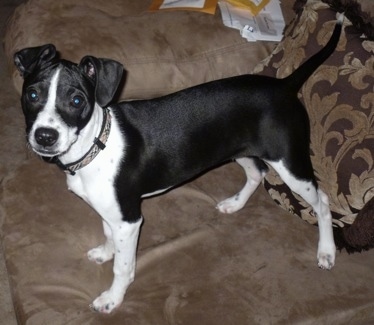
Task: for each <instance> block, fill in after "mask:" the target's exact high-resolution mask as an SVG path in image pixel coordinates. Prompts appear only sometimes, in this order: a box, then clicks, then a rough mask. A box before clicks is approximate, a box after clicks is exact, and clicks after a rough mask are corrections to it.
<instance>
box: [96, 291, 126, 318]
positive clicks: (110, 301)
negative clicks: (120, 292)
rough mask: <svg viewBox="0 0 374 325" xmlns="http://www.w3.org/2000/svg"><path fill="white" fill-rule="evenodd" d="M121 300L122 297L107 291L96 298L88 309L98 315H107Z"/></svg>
mask: <svg viewBox="0 0 374 325" xmlns="http://www.w3.org/2000/svg"><path fill="white" fill-rule="evenodd" d="M122 300H123V296H121V297H118V296H116V295H114V294H113V293H112V292H111V291H110V290H108V291H104V292H103V293H102V294H101V295H100V296H99V297H97V298H96V299H95V300H94V302H93V303H92V304H91V305H90V308H91V309H92V310H93V311H96V312H99V313H103V314H109V313H111V312H112V311H113V309H115V308H117V307H118V306H119V305H120V304H121V303H122Z"/></svg>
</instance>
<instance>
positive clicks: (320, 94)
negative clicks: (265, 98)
mask: <svg viewBox="0 0 374 325" xmlns="http://www.w3.org/2000/svg"><path fill="white" fill-rule="evenodd" d="M303 2H305V1H303ZM335 22H336V11H334V10H332V9H331V8H330V6H329V5H328V4H326V3H323V2H321V1H316V0H309V1H307V2H306V3H305V5H304V6H303V10H302V11H301V12H300V13H299V14H298V15H297V18H296V19H295V20H294V21H293V22H292V23H291V24H290V26H288V28H287V30H286V32H285V37H284V39H283V41H282V42H281V43H280V44H279V45H278V46H277V48H276V49H275V50H274V52H273V54H272V55H271V56H270V57H269V58H268V59H267V60H265V61H263V62H262V63H260V65H259V66H257V68H256V70H255V72H256V73H258V74H264V75H268V76H275V77H277V78H283V77H286V76H288V75H289V74H290V73H291V72H292V71H294V70H295V68H297V67H298V66H299V65H300V64H301V63H302V62H303V61H304V60H305V59H307V58H309V57H311V56H312V55H313V54H314V53H316V52H318V50H319V49H321V47H322V46H323V45H324V44H326V42H327V40H328V39H329V38H330V36H331V33H332V30H333V28H334V25H335ZM344 25H345V28H344V31H343V33H342V36H341V39H340V42H339V44H338V47H337V49H336V51H335V53H334V54H333V55H332V56H331V57H330V58H329V59H328V60H327V61H325V63H324V64H323V65H322V66H320V67H319V68H318V70H317V71H316V72H315V73H314V75H313V76H312V77H310V78H309V80H308V81H307V82H306V83H305V84H304V86H303V87H302V89H301V90H300V92H299V97H300V99H301V101H302V102H303V104H304V106H305V108H306V109H307V111H308V114H309V118H310V124H311V146H310V152H311V158H312V163H313V166H314V170H315V174H316V176H317V178H318V181H319V185H320V187H321V188H322V189H323V190H324V191H325V192H326V193H327V194H328V195H329V199H330V207H331V211H332V214H333V223H334V226H335V232H336V241H337V245H338V247H339V248H341V247H346V248H347V249H348V250H349V249H356V250H361V249H367V248H370V247H374V91H373V90H374V86H373V85H374V55H373V53H374V41H370V40H369V39H368V38H367V37H365V36H363V35H362V31H359V30H358V29H357V28H354V27H353V26H352V24H351V22H350V21H349V20H348V19H345V22H344ZM265 187H266V189H267V190H268V192H269V194H270V195H271V197H272V198H273V199H274V200H275V201H276V202H277V203H278V204H279V205H281V206H282V207H283V208H285V209H287V210H288V211H290V212H291V213H293V214H296V215H298V216H300V217H301V218H302V219H304V220H306V221H307V222H309V223H311V224H316V223H317V219H316V217H315V215H314V214H313V211H312V210H311V208H310V206H309V205H308V204H307V203H306V202H304V201H303V200H302V199H301V198H300V197H299V196H297V195H295V194H294V193H292V192H291V191H290V190H289V189H288V187H287V186H286V185H285V184H284V183H283V182H282V180H281V179H280V178H279V176H278V175H277V174H276V173H275V172H273V171H271V172H269V174H268V175H267V177H266V179H265ZM349 228H350V229H349Z"/></svg>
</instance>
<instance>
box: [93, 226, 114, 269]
mask: <svg viewBox="0 0 374 325" xmlns="http://www.w3.org/2000/svg"><path fill="white" fill-rule="evenodd" d="M103 228H104V235H105V237H106V242H105V244H103V245H100V246H98V247H96V248H93V249H91V250H89V251H88V253H87V257H88V259H89V260H90V261H93V262H95V263H97V264H103V263H105V262H107V261H110V260H111V259H112V258H113V256H114V242H113V234H112V230H111V228H110V227H109V225H108V224H107V222H106V221H105V220H103Z"/></svg>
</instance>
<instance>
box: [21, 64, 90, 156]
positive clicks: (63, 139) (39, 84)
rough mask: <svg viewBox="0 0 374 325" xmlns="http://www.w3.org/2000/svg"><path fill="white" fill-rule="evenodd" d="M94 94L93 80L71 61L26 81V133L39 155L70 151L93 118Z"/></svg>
mask: <svg viewBox="0 0 374 325" xmlns="http://www.w3.org/2000/svg"><path fill="white" fill-rule="evenodd" d="M67 68H68V69H67ZM68 71H69V72H68ZM93 92H94V83H93V81H92V80H91V79H90V78H89V77H88V76H87V75H85V74H84V73H83V72H82V70H81V69H80V68H79V67H78V66H75V65H72V64H70V63H68V62H64V63H62V64H58V65H53V66H51V67H49V68H47V69H45V70H44V71H40V72H39V73H38V74H37V75H36V76H35V77H33V76H30V77H28V78H27V80H25V84H24V90H23V97H22V107H23V110H24V114H25V119H26V133H27V139H28V142H29V144H30V145H31V147H32V149H33V150H34V151H35V152H36V153H37V154H39V155H41V156H45V157H53V156H58V155H61V154H63V153H65V152H67V151H68V150H69V148H70V147H71V146H72V144H73V143H74V142H75V141H76V140H77V138H78V135H79V132H80V131H81V130H82V129H83V128H84V126H85V125H86V124H87V123H88V121H89V119H90V117H91V114H92V111H93V109H92V107H93V105H94V102H93V101H92V100H91V101H90V100H89V98H93V95H92V94H93Z"/></svg>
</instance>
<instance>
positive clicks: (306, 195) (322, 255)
mask: <svg viewBox="0 0 374 325" xmlns="http://www.w3.org/2000/svg"><path fill="white" fill-rule="evenodd" d="M300 160H301V158H300ZM299 162H300V161H299ZM268 163H269V165H270V166H272V167H273V168H274V169H275V170H276V172H277V173H278V174H279V176H280V177H281V178H282V180H283V181H284V182H285V183H286V184H287V186H288V187H289V188H290V189H291V190H292V191H293V192H295V193H297V194H299V195H300V196H301V197H302V198H303V199H304V200H305V201H306V202H307V203H308V204H310V205H311V206H312V208H313V210H314V212H315V213H316V214H317V220H318V227H319V243H318V253H317V259H318V266H319V267H320V268H322V269H331V268H332V267H333V266H334V263H335V252H336V247H335V243H334V237H333V230H332V217H331V212H330V208H329V200H328V197H327V195H326V194H325V193H324V192H323V191H321V190H320V189H318V188H317V186H316V185H315V184H316V182H315V181H314V178H313V179H311V180H307V179H308V178H305V179H306V180H301V179H304V178H301V179H300V178H299V177H296V176H294V174H293V173H292V172H291V171H290V169H289V168H287V167H286V166H285V164H284V162H283V161H282V160H280V161H277V162H270V161H268ZM302 166H303V168H305V170H307V169H310V170H309V171H307V172H308V174H309V175H310V174H311V173H312V171H313V169H312V166H311V163H310V160H309V158H308V161H306V162H305V164H303V165H302ZM308 166H309V168H308Z"/></svg>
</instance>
